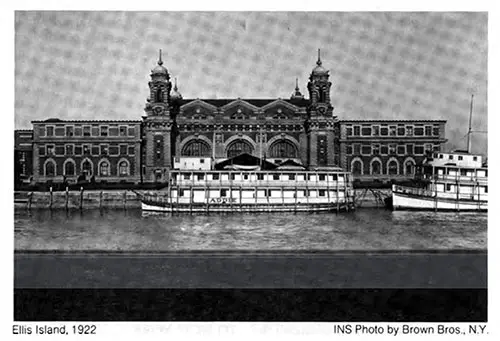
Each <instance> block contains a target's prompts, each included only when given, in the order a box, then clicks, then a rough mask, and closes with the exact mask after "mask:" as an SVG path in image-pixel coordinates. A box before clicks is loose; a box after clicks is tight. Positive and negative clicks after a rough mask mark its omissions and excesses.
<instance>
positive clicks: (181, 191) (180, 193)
mask: <svg viewBox="0 0 500 341" xmlns="http://www.w3.org/2000/svg"><path fill="white" fill-rule="evenodd" d="M179 196H180V197H183V196H184V189H182V188H181V189H179Z"/></svg>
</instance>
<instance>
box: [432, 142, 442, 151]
mask: <svg viewBox="0 0 500 341" xmlns="http://www.w3.org/2000/svg"><path fill="white" fill-rule="evenodd" d="M432 150H433V151H435V152H440V151H441V146H440V145H438V144H435V145H434V146H432Z"/></svg>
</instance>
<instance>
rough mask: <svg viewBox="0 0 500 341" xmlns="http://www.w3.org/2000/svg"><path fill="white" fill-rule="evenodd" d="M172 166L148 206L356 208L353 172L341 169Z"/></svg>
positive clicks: (240, 209)
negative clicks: (163, 186) (166, 183)
mask: <svg viewBox="0 0 500 341" xmlns="http://www.w3.org/2000/svg"><path fill="white" fill-rule="evenodd" d="M238 168H239V167H237V166H232V167H227V168H226V169H224V170H192V171H187V170H172V171H171V172H170V179H171V181H170V184H169V186H168V187H167V188H166V191H157V192H155V193H149V194H146V195H144V196H143V198H142V209H143V210H144V211H160V212H190V213H192V212H207V213H209V212H279V211H282V212H299V211H308V212H316V211H337V212H338V211H341V210H346V211H348V210H351V209H353V208H354V196H353V187H352V183H353V181H352V176H351V173H349V172H345V171H342V170H341V169H338V170H336V169H333V170H332V169H324V170H321V169H316V170H314V171H305V170H292V169H289V168H287V167H283V169H275V170H248V169H245V170H241V169H240V170H237V169H238Z"/></svg>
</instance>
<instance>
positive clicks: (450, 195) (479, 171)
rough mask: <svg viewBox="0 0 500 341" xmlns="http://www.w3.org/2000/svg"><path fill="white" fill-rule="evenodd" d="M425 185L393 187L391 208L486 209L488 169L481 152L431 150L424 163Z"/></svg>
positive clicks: (423, 175) (423, 178)
mask: <svg viewBox="0 0 500 341" xmlns="http://www.w3.org/2000/svg"><path fill="white" fill-rule="evenodd" d="M422 181H423V182H422V183H423V184H424V187H422V188H417V187H405V186H398V185H393V186H392V207H393V209H394V210H401V209H420V210H436V211H439V210H448V211H449V210H453V211H487V210H488V168H487V167H486V165H484V164H483V160H482V156H481V155H474V154H470V153H468V152H464V151H455V152H452V153H434V155H433V157H432V158H430V159H428V160H427V161H426V162H425V163H424V165H423V174H422Z"/></svg>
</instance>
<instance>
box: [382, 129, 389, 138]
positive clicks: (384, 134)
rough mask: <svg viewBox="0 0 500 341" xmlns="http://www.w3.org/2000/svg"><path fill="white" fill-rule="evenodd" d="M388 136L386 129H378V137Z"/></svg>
mask: <svg viewBox="0 0 500 341" xmlns="http://www.w3.org/2000/svg"><path fill="white" fill-rule="evenodd" d="M387 135H389V129H388V128H387V127H380V136H387Z"/></svg>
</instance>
